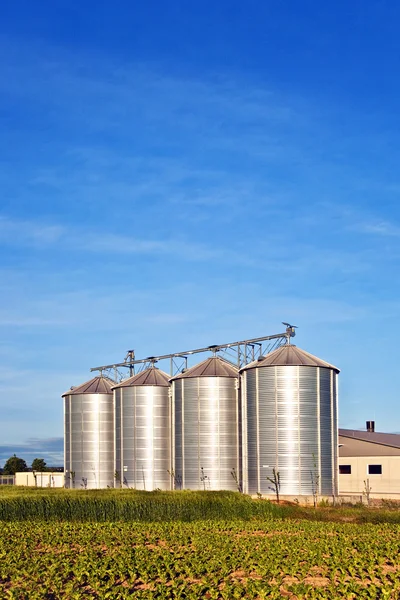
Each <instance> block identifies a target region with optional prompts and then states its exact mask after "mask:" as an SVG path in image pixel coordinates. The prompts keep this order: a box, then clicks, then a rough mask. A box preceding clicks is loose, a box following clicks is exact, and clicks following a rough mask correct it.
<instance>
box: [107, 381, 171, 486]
mask: <svg viewBox="0 0 400 600" xmlns="http://www.w3.org/2000/svg"><path fill="white" fill-rule="evenodd" d="M170 404H171V403H170V397H169V388H168V387H162V386H132V387H122V388H118V389H116V390H115V461H116V462H115V470H116V472H117V473H118V478H120V480H121V483H122V485H125V486H128V487H133V488H136V489H139V490H143V489H145V490H154V489H161V490H169V489H171V486H172V483H171V474H170V472H169V471H171V414H170V410H171V409H170ZM116 485H119V482H118V481H117V482H116Z"/></svg>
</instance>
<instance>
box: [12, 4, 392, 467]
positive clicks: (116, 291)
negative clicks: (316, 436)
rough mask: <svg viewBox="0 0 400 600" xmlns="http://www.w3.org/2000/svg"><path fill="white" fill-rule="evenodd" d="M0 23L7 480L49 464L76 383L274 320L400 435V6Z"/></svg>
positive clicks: (125, 7)
mask: <svg viewBox="0 0 400 600" xmlns="http://www.w3.org/2000/svg"><path fill="white" fill-rule="evenodd" d="M0 12H1V15H0V128H1V129H0V133H1V138H0V139H1V144H0V189H1V206H0V248H1V254H0V256H1V259H0V260H1V262H0V274H1V294H0V358H1V362H0V389H1V394H0V411H1V420H0V464H3V463H4V460H5V459H6V458H8V456H10V454H12V453H13V451H16V452H17V453H19V455H21V456H23V457H26V458H27V460H28V461H31V460H32V458H34V457H35V456H44V457H45V458H46V459H47V460H48V461H49V462H52V463H60V462H61V454H60V449H61V448H62V432H63V413H62V401H61V398H60V396H61V394H62V393H63V392H64V391H65V390H66V389H68V388H69V387H70V386H71V385H78V384H80V383H82V382H83V381H86V380H87V379H89V378H90V376H91V375H90V373H89V370H90V368H91V367H93V366H96V365H98V364H105V363H112V362H114V361H120V360H122V359H123V358H124V356H125V353H126V350H128V349H130V348H134V349H135V350H136V355H137V356H138V357H145V356H148V355H154V354H162V353H168V352H174V351H179V350H184V349H186V348H190V347H202V346H205V345H209V344H214V343H224V342H230V341H234V340H237V339H244V338H247V337H257V336H262V335H268V334H271V333H276V332H278V331H281V329H282V326H281V321H282V320H284V321H285V320H287V321H290V322H293V323H295V324H296V325H298V326H299V329H298V335H297V337H296V344H297V345H298V346H299V347H301V348H304V349H305V350H307V351H309V352H311V353H313V354H316V355H318V356H320V357H321V358H323V359H325V360H327V361H329V362H332V363H334V364H336V365H337V366H338V367H339V368H340V369H341V371H342V372H341V375H340V425H341V426H342V427H354V428H361V427H362V426H363V425H365V420H367V419H375V420H376V422H377V429H378V430H381V431H400V412H399V409H398V400H399V394H398V391H397V386H396V379H395V378H394V377H393V375H394V373H396V372H397V368H398V360H399V359H398V356H399V353H398V351H397V336H398V334H399V329H400V327H399V320H400V300H399V295H400V285H399V277H398V268H399V262H400V208H399V199H400V177H399V168H398V165H399V154H400V151H399V148H400V145H399V138H400V134H399V127H398V106H399V95H400V82H399V79H398V76H397V74H398V67H399V51H400V38H399V36H398V29H397V24H398V22H399V17H400V14H399V13H400V6H399V5H398V4H397V3H396V2H394V1H384V0H381V1H378V0H376V1H375V0H371V1H370V2H367V3H365V2H361V1H354V2H351V3H348V2H344V1H339V2H335V3H320V2H316V1H305V2H302V3H297V2H291V1H282V2H270V1H269V0H264V1H262V2H261V0H259V1H249V2H247V3H239V2H234V1H232V2H224V1H221V2H218V3H216V2H209V1H205V2H202V3H197V2H192V1H187V0H186V1H185V2H183V1H182V2H177V1H174V0H172V1H171V2H168V3H167V2H160V1H155V2H153V3H146V5H145V3H130V2H125V1H122V2H119V3H116V4H114V5H113V6H111V5H110V4H109V3H102V5H101V6H99V3H97V2H96V3H95V2H91V1H89V0H88V1H87V2H84V3H82V2H77V1H72V0H69V1H68V2H66V1H63V0H59V1H56V2H54V1H50V0H44V1H43V2H40V3H32V2H30V1H29V2H28V1H20V2H15V3H13V4H12V5H11V3H6V4H5V5H4V6H2V7H1V9H0ZM160 366H162V365H160Z"/></svg>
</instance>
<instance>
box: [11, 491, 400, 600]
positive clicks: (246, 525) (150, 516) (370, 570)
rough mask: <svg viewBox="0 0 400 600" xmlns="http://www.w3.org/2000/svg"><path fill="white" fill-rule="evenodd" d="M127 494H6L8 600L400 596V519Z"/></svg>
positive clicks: (394, 514) (202, 497)
mask: <svg viewBox="0 0 400 600" xmlns="http://www.w3.org/2000/svg"><path fill="white" fill-rule="evenodd" d="M120 492H121V493H120V494H118V490H110V491H107V490H106V491H98V492H94V491H92V492H84V491H77V492H75V493H74V492H66V493H64V492H63V490H59V491H56V490H54V491H53V490H48V491H47V493H46V491H43V490H16V489H15V488H14V489H12V490H11V489H8V490H4V489H1V490H0V511H1V510H3V513H2V515H3V516H2V522H1V523H0V531H1V534H0V598H18V599H27V600H28V599H29V600H30V599H32V600H35V599H39V598H40V599H42V598H48V599H54V600H56V599H58V598H60V599H68V600H73V599H77V598H82V599H84V598H98V599H101V598H104V599H105V598H111V599H113V598H115V599H118V598H137V599H141V598H160V599H161V598H171V599H172V598H187V599H189V598H191V599H193V600H194V599H201V598H206V599H227V600H229V599H235V598H250V599H259V600H262V599H264V598H269V599H271V600H273V599H278V598H289V599H291V600H296V599H297V600H300V599H303V598H304V599H305V598H310V599H312V598H321V599H322V598H324V599H326V598H328V599H332V600H334V599H335V598H345V599H346V600H351V599H354V600H356V599H358V598H371V599H374V600H375V599H387V600H389V599H390V600H398V599H399V598H400V525H399V524H398V523H397V522H396V521H398V519H399V511H397V510H394V511H376V510H368V509H361V508H360V509H325V508H320V509H317V510H314V509H312V508H310V509H300V508H298V507H276V506H274V505H273V504H271V503H268V502H262V501H259V500H255V501H251V500H250V499H249V498H247V497H245V496H240V495H238V494H229V493H221V494H218V493H215V494H210V493H199V494H197V493H186V492H183V493H180V492H177V493H169V494H165V493H153V494H152V493H147V494H144V493H136V492H134V491H129V490H126V491H120ZM63 502H64V503H65V506H63V504H62V503H63ZM85 503H87V504H86V506H89V507H90V508H89V509H87V508H85ZM7 505H9V506H11V507H12V509H10V510H11V512H10V511H9V513H8V517H7V515H6V513H7V510H6V507H7ZM66 506H67V507H69V508H68V510H67V509H66V508H65V507H66ZM24 510H25V511H26V512H25V514H24V512H23V511H24ZM207 510H209V511H211V513H212V518H207V515H206V512H207ZM21 511H22V512H21ZM46 511H47V512H46ZM240 512H243V513H244V514H243V516H238V514H239V513H240ZM79 513H80V516H79ZM139 513H141V514H142V515H143V517H144V518H143V519H141V520H139V519H137V518H136V519H131V518H130V517H131V516H132V515H134V514H136V515H137V514H139ZM222 513H225V517H222V516H221V514H222ZM46 514H47V517H46V516H45V515H46ZM57 514H58V516H57ZM168 514H169V515H170V518H168ZM68 515H69V516H68ZM110 517H112V518H110ZM330 519H335V521H331V520H330ZM350 520H351V521H354V522H347V521H350ZM368 520H369V521H375V522H365V521H368ZM378 521H379V522H378ZM388 521H392V522H388Z"/></svg>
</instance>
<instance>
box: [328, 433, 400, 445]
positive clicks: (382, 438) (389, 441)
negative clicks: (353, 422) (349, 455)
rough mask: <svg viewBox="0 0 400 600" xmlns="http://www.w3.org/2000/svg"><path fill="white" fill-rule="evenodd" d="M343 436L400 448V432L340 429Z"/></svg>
mask: <svg viewBox="0 0 400 600" xmlns="http://www.w3.org/2000/svg"><path fill="white" fill-rule="evenodd" d="M339 435H340V436H342V437H347V438H352V439H355V440H360V441H362V442H371V443H372V444H380V445H382V446H391V447H393V448H400V433H379V432H378V431H358V430H357V429H339Z"/></svg>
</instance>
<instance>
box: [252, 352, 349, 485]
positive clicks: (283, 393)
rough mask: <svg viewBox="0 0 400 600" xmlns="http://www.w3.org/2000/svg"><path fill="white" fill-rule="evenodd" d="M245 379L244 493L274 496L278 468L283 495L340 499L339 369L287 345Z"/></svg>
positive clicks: (257, 364)
mask: <svg viewBox="0 0 400 600" xmlns="http://www.w3.org/2000/svg"><path fill="white" fill-rule="evenodd" d="M241 373H242V375H241V377H242V382H241V383H242V411H243V429H242V432H243V482H244V490H245V491H246V492H247V493H249V494H256V493H261V494H273V493H274V489H273V485H272V484H271V482H270V481H268V480H267V477H271V478H273V477H272V469H273V468H275V469H276V470H277V471H279V474H280V481H281V486H280V493H281V494H282V495H287V496H311V495H313V494H314V492H317V493H318V495H323V496H332V495H337V490H338V488H337V485H338V482H337V468H338V467H337V450H338V434H337V426H338V425H337V376H338V373H339V369H337V368H336V367H334V366H333V365H330V364H329V363H327V362H325V361H323V360H321V359H319V358H317V357H316V356H313V355H312V354H309V353H308V352H305V351H304V350H300V348H297V347H296V346H291V345H286V346H282V347H281V348H278V349H277V350H275V351H274V352H271V353H270V354H268V355H267V356H266V357H261V358H260V359H259V360H258V361H255V362H252V363H250V364H249V365H247V366H246V367H244V368H243V369H242V371H241Z"/></svg>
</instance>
